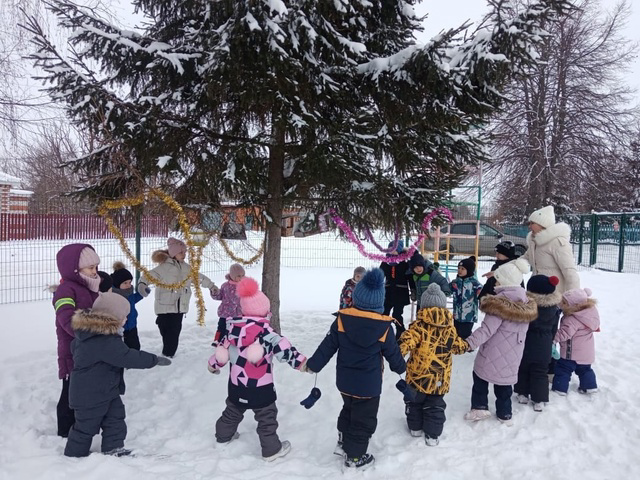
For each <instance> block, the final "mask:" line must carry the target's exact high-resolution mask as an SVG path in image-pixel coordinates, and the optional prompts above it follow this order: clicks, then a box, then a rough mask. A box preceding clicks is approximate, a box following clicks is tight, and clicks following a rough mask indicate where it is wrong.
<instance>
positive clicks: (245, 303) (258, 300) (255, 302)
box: [236, 277, 271, 317]
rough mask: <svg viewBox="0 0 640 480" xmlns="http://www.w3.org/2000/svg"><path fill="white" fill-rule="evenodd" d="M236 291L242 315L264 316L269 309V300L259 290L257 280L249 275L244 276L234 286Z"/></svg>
mask: <svg viewBox="0 0 640 480" xmlns="http://www.w3.org/2000/svg"><path fill="white" fill-rule="evenodd" d="M236 293H237V294H238V297H240V308H241V309H242V315H246V316H256V317H264V316H266V315H267V314H268V313H269V311H270V310H271V302H269V299H268V298H267V296H266V295H265V294H264V293H262V292H261V291H260V287H259V286H258V282H256V281H255V280H254V279H253V278H251V277H244V278H243V279H242V280H240V282H239V283H238V286H237V287H236Z"/></svg>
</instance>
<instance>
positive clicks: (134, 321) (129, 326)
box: [112, 287, 144, 331]
mask: <svg viewBox="0 0 640 480" xmlns="http://www.w3.org/2000/svg"><path fill="white" fill-rule="evenodd" d="M112 290H113V293H118V294H120V295H122V296H123V297H125V298H126V299H127V300H129V306H130V307H131V310H130V311H129V315H127V323H125V324H124V330H125V331H129V330H133V329H134V328H136V327H137V326H138V310H136V303H138V302H139V301H140V300H142V299H143V298H144V297H143V296H142V295H140V294H139V293H138V292H133V293H128V292H127V290H129V289H127V290H121V289H119V288H115V287H114V288H113V289H112Z"/></svg>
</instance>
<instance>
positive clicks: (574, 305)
mask: <svg viewBox="0 0 640 480" xmlns="http://www.w3.org/2000/svg"><path fill="white" fill-rule="evenodd" d="M590 296H591V290H590V289H589V288H585V289H582V288H576V289H573V290H569V291H567V292H565V293H564V294H563V295H562V302H561V303H560V308H561V309H562V319H561V320H560V328H559V329H558V332H557V333H556V336H555V338H554V342H560V359H559V360H558V361H557V362H556V371H555V376H554V377H553V384H552V387H551V388H552V389H553V390H554V391H555V392H556V393H558V394H560V395H566V394H567V392H568V391H569V381H570V380H571V374H572V373H573V372H575V373H576V375H578V378H579V379H580V385H579V387H578V392H580V393H586V394H590V393H596V392H597V391H598V385H597V383H596V374H595V372H594V371H593V369H592V368H591V364H592V363H593V362H594V361H595V359H596V353H595V342H594V338H593V333H594V332H599V331H600V315H599V314H598V309H597V308H596V301H595V300H594V299H593V298H589V297H590Z"/></svg>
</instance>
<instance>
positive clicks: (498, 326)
mask: <svg viewBox="0 0 640 480" xmlns="http://www.w3.org/2000/svg"><path fill="white" fill-rule="evenodd" d="M480 310H481V311H483V312H485V314H486V315H485V317H484V320H483V321H482V325H481V326H480V328H478V329H477V330H476V331H475V332H473V333H472V334H471V336H470V337H468V338H467V343H468V344H469V346H470V347H471V348H472V349H473V350H475V349H476V348H478V347H480V348H479V349H478V353H477V355H476V360H475V362H474V364H473V371H474V372H475V374H476V375H478V376H479V377H480V378H482V379H483V380H485V381H487V382H489V383H493V384H494V385H513V384H515V383H516V382H517V381H518V367H519V366H520V361H521V360H522V353H523V352H524V341H525V339H526V337H527V330H528V329H529V324H530V323H531V322H533V321H534V320H535V319H536V317H537V316H538V306H537V305H536V303H535V302H534V301H532V300H530V299H529V298H528V297H527V292H526V291H525V289H524V288H522V287H520V286H516V287H506V286H505V287H500V286H498V287H496V295H488V296H486V297H483V298H482V301H481V302H480Z"/></svg>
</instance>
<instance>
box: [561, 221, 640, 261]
mask: <svg viewBox="0 0 640 480" xmlns="http://www.w3.org/2000/svg"><path fill="white" fill-rule="evenodd" d="M565 221H566V222H567V223H569V224H570V225H571V243H573V244H574V245H576V246H577V258H576V263H577V264H578V265H585V266H589V267H594V268H599V269H601V270H609V271H614V272H626V273H640V212H630V213H611V212H607V213H591V214H585V215H573V216H571V217H569V218H567V219H565Z"/></svg>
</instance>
